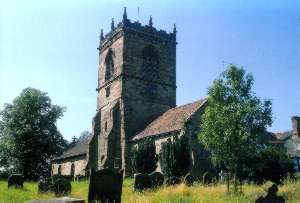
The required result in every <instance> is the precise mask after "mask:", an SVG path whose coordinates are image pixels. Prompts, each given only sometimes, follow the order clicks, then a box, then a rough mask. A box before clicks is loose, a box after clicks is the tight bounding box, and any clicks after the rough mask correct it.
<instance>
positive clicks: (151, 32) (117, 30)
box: [98, 7, 177, 51]
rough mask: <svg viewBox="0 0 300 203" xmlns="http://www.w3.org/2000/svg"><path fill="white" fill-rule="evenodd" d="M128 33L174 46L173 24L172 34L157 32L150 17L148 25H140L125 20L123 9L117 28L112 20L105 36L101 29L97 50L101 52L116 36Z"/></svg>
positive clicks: (174, 33)
mask: <svg viewBox="0 0 300 203" xmlns="http://www.w3.org/2000/svg"><path fill="white" fill-rule="evenodd" d="M130 32H133V33H138V34H141V35H146V36H151V38H153V39H156V40H163V41H168V42H173V43H175V44H176V34H177V30H176V26H175V24H174V28H173V32H166V31H165V30H158V29H156V28H155V27H153V20H152V17H151V16H150V19H149V24H148V25H142V24H141V23H140V22H138V21H135V22H131V21H130V19H128V18H127V12H126V7H125V8H124V13H123V19H122V22H120V23H118V24H117V26H115V25H114V20H113V19H112V22H111V30H110V31H109V32H108V33H107V34H105V35H104V34H103V30H102V29H101V33H100V44H99V48H98V50H99V51H101V50H102V49H103V48H105V47H106V46H109V44H110V43H111V42H112V41H113V39H114V38H118V36H122V35H124V34H126V33H130Z"/></svg>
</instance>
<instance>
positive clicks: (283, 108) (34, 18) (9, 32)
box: [0, 0, 300, 139]
mask: <svg viewBox="0 0 300 203" xmlns="http://www.w3.org/2000/svg"><path fill="white" fill-rule="evenodd" d="M124 6H127V11H128V17H129V18H130V19H131V20H133V21H135V20H139V21H140V22H141V23H143V24H145V23H148V20H149V16H150V15H152V17H153V22H154V26H155V27H157V28H159V29H165V30H167V31H172V27H173V23H176V25H177V29H178V38H177V41H178V46H177V86H178V88H177V104H178V105H180V104H184V103H187V102H191V101H194V100H197V99H199V98H203V97H205V96H206V91H207V88H208V87H209V86H210V85H211V83H212V81H213V80H214V79H215V78H216V77H218V76H219V75H220V73H221V72H222V71H223V70H224V69H225V68H226V65H227V64H228V63H235V64H237V65H239V66H243V67H244V68H245V69H246V70H247V72H250V73H252V74H253V75H254V78H255V86H254V91H255V92H256V93H257V95H258V96H259V97H262V98H266V99H271V100H272V101H273V113H274V118H275V120H274V123H273V126H272V127H271V128H270V130H272V131H284V130H289V129H291V121H290V117H291V116H292V115H300V79H299V75H300V1H298V0H290V1H288V0H285V1H276V0H272V1H271V0H269V1H267V0H264V1H262V0H255V1H254V0H252V1H250V0H249V1H245V0H241V1H238V0H231V1H230V0H227V1H216V0H194V1H188V0H186V1H175V0H161V1H153V0H152V1H150V0H148V1H145V0H143V1H141V0H132V1H108V0H102V1H101V0H82V1H79V0H78V1H73V0H69V1H67V0H65V1H61V0H52V1H38V0H36V1H35V0H27V1H21V0H20V1H14V0H12V1H6V2H2V3H1V8H0V108H2V106H3V104H4V103H7V102H8V103H9V102H12V100H13V98H15V97H16V96H18V95H19V94H20V92H21V90H22V89H24V88H26V87H29V86H31V87H34V88H38V89H40V90H42V91H46V92H48V94H49V96H50V97H51V99H52V101H53V103H54V104H58V105H62V106H65V107H67V112H66V113H65V115H64V117H63V118H62V119H61V120H59V121H58V127H59V129H60V131H61V132H62V134H63V135H64V137H65V138H67V139H70V138H71V137H72V136H74V135H75V136H78V134H79V133H80V132H81V131H83V130H91V123H92V122H91V120H92V117H93V116H94V114H95V109H96V91H95V88H96V85H97V68H98V67H97V63H98V53H97V50H96V48H97V46H98V43H99V33H100V29H101V28H103V29H104V32H105V33H106V32H107V31H109V29H110V22H111V18H114V19H115V22H119V21H120V20H121V17H122V12H123V7H124ZM138 7H139V8H140V13H139V15H138V12H137V8H138Z"/></svg>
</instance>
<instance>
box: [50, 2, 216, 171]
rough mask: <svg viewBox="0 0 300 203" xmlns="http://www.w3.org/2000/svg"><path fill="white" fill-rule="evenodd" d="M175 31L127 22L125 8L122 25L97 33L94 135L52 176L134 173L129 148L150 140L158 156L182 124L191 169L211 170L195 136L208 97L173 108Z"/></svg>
mask: <svg viewBox="0 0 300 203" xmlns="http://www.w3.org/2000/svg"><path fill="white" fill-rule="evenodd" d="M176 32H177V31H176V27H175V25H174V28H173V31H172V32H170V33H167V32H166V31H164V30H157V29H156V28H155V27H154V26H153V22H152V18H151V17H150V20H149V24H148V25H141V24H140V23H139V22H131V21H130V20H129V19H128V18H127V13H126V8H124V13H123V19H122V21H121V22H120V23H118V24H117V25H116V26H115V24H114V21H113V20H112V22H111V31H110V32H109V33H107V34H105V35H104V34H103V30H101V34H100V44H99V47H98V51H99V67H98V84H97V88H96V91H97V92H98V97H97V109H96V110H97V111H96V115H95V116H94V118H93V125H92V137H91V138H90V139H88V140H86V141H83V143H80V144H79V146H77V148H76V146H75V147H74V148H72V149H69V150H67V151H66V152H64V153H63V155H62V156H60V157H56V158H55V159H54V160H53V161H52V174H57V173H60V174H62V175H70V174H72V175H84V174H85V173H86V172H87V169H89V168H94V169H101V168H119V169H124V171H125V175H126V176H127V175H132V173H133V171H132V169H131V167H130V165H131V154H130V152H131V147H132V146H134V145H135V144H137V143H138V142H139V141H141V140H142V139H144V138H146V137H152V138H153V139H154V140H155V144H156V152H157V153H159V151H160V148H161V143H162V142H164V141H166V140H167V138H169V137H171V136H173V135H174V134H180V133H183V130H184V129H183V124H184V123H187V124H188V125H189V128H190V129H191V130H192V132H193V133H192V134H193V136H192V137H191V139H190V143H191V152H190V155H191V163H192V164H191V167H190V168H191V171H194V172H195V173H200V172H202V173H203V172H204V171H207V170H208V168H206V167H209V168H211V166H210V164H209V163H208V162H209V161H208V159H207V157H208V153H207V152H206V151H205V150H203V147H201V146H200V144H199V143H198V141H197V135H196V134H197V131H198V128H199V126H198V125H199V121H200V118H201V114H202V113H203V110H204V108H205V105H206V99H205V98H204V99H199V100H198V101H195V102H192V103H189V104H185V105H182V106H176V45H177V42H176ZM83 146H85V147H83ZM83 149H86V150H83ZM200 168H201V169H200ZM157 170H160V167H159V166H158V169H157ZM71 172H72V173H71Z"/></svg>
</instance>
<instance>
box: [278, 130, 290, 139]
mask: <svg viewBox="0 0 300 203" xmlns="http://www.w3.org/2000/svg"><path fill="white" fill-rule="evenodd" d="M275 136H276V138H277V139H278V140H282V141H284V140H286V139H289V138H290V137H291V136H293V131H292V130H291V131H286V132H281V133H275Z"/></svg>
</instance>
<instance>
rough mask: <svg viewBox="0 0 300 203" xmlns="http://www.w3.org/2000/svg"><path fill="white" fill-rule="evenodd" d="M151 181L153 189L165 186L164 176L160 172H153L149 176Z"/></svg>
mask: <svg viewBox="0 0 300 203" xmlns="http://www.w3.org/2000/svg"><path fill="white" fill-rule="evenodd" d="M149 177H150V180H151V188H158V187H161V186H162V185H163V184H164V175H163V174H162V173H160V172H157V171H155V172H153V173H151V174H150V175H149Z"/></svg>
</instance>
